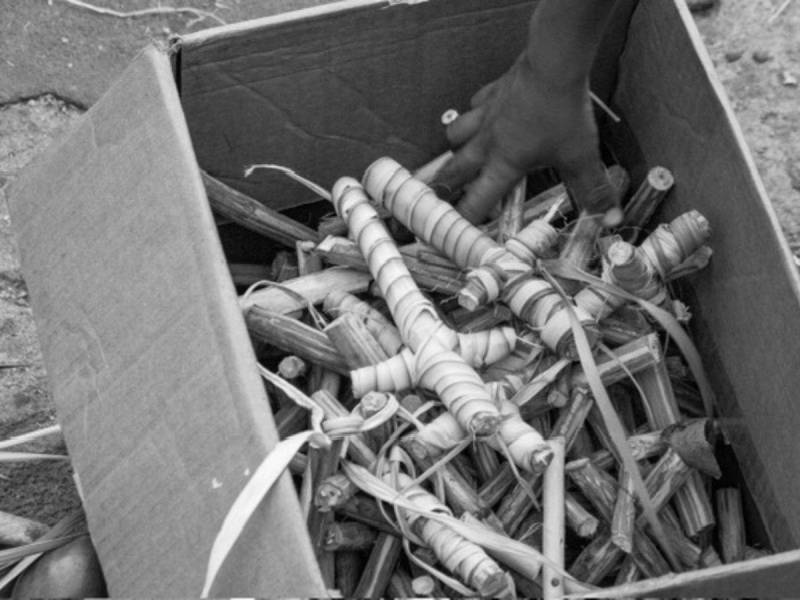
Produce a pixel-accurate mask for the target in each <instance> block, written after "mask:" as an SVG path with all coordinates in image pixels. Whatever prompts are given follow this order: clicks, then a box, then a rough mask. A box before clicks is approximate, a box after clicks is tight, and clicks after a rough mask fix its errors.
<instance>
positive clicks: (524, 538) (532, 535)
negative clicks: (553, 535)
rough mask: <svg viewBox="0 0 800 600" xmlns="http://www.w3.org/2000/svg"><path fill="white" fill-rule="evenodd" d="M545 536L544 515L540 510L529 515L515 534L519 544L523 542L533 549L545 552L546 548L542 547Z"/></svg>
mask: <svg viewBox="0 0 800 600" xmlns="http://www.w3.org/2000/svg"><path fill="white" fill-rule="evenodd" d="M543 534H544V519H543V514H542V513H541V512H539V511H538V510H535V511H533V512H531V513H529V514H528V516H527V517H525V519H524V520H523V521H522V523H520V525H519V527H518V528H517V531H515V532H514V536H513V537H514V539H515V540H517V541H518V542H523V543H525V544H528V545H529V546H531V547H532V548H536V549H537V550H538V549H540V548H541V549H542V552H544V547H543V546H542V540H543Z"/></svg>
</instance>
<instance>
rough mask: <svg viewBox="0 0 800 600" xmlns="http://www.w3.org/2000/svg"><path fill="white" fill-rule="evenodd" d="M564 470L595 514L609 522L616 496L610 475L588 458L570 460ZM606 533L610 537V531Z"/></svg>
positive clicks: (614, 484)
mask: <svg viewBox="0 0 800 600" xmlns="http://www.w3.org/2000/svg"><path fill="white" fill-rule="evenodd" d="M565 471H566V473H567V475H568V476H569V478H570V479H571V480H572V482H573V483H574V484H575V485H577V486H578V489H579V490H580V491H581V493H582V494H583V496H584V497H585V498H586V499H587V500H588V501H589V503H590V504H591V505H592V506H593V507H594V509H595V510H596V511H597V514H598V515H600V517H601V518H602V519H603V520H604V521H606V522H607V523H610V522H611V520H612V518H613V514H614V504H615V502H616V497H617V490H616V483H615V482H614V480H613V479H612V478H611V476H610V475H609V474H608V473H605V472H604V471H601V470H600V469H598V468H597V467H596V466H595V465H594V464H593V463H592V461H590V460H589V459H588V458H579V459H577V460H573V461H570V462H569V463H567V464H566V466H565ZM608 535H609V539H610V536H611V532H610V531H609V534H608Z"/></svg>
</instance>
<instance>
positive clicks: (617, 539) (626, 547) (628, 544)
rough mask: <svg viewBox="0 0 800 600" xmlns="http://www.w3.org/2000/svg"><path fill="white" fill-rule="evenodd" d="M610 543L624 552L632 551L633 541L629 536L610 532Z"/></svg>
mask: <svg viewBox="0 0 800 600" xmlns="http://www.w3.org/2000/svg"><path fill="white" fill-rule="evenodd" d="M611 543H612V544H614V545H615V546H616V547H617V548H619V549H620V550H622V551H623V552H624V553H625V554H630V553H631V552H633V541H632V540H631V538H630V536H627V535H620V534H617V533H613V534H611Z"/></svg>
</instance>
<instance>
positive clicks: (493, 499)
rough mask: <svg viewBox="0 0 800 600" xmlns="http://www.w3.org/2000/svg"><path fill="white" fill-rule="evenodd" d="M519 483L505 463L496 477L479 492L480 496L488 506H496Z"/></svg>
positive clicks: (495, 474)
mask: <svg viewBox="0 0 800 600" xmlns="http://www.w3.org/2000/svg"><path fill="white" fill-rule="evenodd" d="M516 482H517V480H516V479H515V478H514V472H513V471H512V470H511V467H510V466H509V465H508V463H503V464H502V465H501V466H500V468H499V469H498V470H497V471H495V473H494V476H493V477H492V478H491V479H489V480H488V481H487V482H485V483H484V484H483V485H482V486H481V487H480V489H479V490H478V495H479V496H480V497H481V498H482V499H483V501H484V502H485V503H486V505H487V506H494V505H495V504H497V503H498V502H500V500H501V499H502V498H504V497H505V496H506V492H507V491H508V490H509V489H510V488H511V487H512V486H513V485H514V484H515V483H516Z"/></svg>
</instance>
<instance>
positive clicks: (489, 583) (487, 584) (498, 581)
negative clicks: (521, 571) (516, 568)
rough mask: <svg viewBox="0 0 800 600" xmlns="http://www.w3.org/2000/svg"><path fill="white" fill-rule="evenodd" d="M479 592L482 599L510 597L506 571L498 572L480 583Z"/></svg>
mask: <svg viewBox="0 0 800 600" xmlns="http://www.w3.org/2000/svg"><path fill="white" fill-rule="evenodd" d="M477 591H478V593H479V594H480V595H481V597H482V598H502V597H508V594H507V593H506V592H507V591H508V577H507V576H506V574H505V572H504V571H496V572H494V573H492V574H490V575H488V576H487V577H486V578H485V579H483V581H481V582H480V585H478V586H477Z"/></svg>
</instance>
